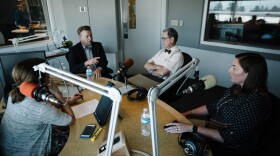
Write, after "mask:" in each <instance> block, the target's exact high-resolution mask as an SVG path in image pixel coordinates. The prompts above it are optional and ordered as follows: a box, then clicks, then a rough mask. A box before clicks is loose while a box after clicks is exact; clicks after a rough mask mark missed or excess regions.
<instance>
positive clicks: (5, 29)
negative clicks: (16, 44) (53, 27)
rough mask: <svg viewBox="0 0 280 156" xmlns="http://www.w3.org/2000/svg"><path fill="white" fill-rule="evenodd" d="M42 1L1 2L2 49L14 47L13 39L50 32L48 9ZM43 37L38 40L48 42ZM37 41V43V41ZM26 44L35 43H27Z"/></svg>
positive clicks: (17, 0) (0, 41)
mask: <svg viewBox="0 0 280 156" xmlns="http://www.w3.org/2000/svg"><path fill="white" fill-rule="evenodd" d="M42 2H44V3H45V1H41V0H13V1H10V0H9V1H1V2H0V47H9V46H11V45H12V39H13V38H21V37H26V36H30V35H38V36H40V35H41V36H42V35H44V34H45V33H46V32H47V31H48V30H50V29H49V28H48V25H49V21H48V16H45V14H44V13H47V9H46V8H47V7H43V5H42ZM48 39H49V38H48V37H42V38H40V39H37V40H48ZM37 40H36V41H37ZM26 42H34V40H33V41H26Z"/></svg>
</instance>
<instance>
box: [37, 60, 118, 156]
mask: <svg viewBox="0 0 280 156" xmlns="http://www.w3.org/2000/svg"><path fill="white" fill-rule="evenodd" d="M33 68H34V71H37V70H38V71H39V72H43V73H48V74H50V75H53V76H55V77H58V78H61V79H63V80H66V81H69V82H71V83H73V84H76V85H79V86H81V87H84V88H87V89H89V90H91V91H94V92H97V93H99V94H101V95H105V96H107V97H109V98H110V99H111V100H112V101H113V106H112V111H111V117H110V125H109V131H108V136H107V138H108V139H107V145H108V146H107V147H108V148H106V156H110V155H111V154H112V148H113V140H114V133H115V129H116V123H117V118H118V112H119V106H120V102H121V100H122V96H121V94H120V92H119V90H118V89H116V88H115V87H108V86H103V85H100V84H98V83H95V82H93V81H89V80H87V79H84V78H82V77H80V76H77V75H74V74H71V73H68V72H65V71H63V70H60V69H57V68H54V67H52V66H49V65H47V64H46V63H41V64H39V65H37V66H34V67H33Z"/></svg>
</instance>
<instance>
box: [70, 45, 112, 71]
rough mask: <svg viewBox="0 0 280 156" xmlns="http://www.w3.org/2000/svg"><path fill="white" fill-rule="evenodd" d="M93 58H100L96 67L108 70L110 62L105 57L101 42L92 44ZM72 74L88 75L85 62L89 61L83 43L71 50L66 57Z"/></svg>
mask: <svg viewBox="0 0 280 156" xmlns="http://www.w3.org/2000/svg"><path fill="white" fill-rule="evenodd" d="M91 45H92V56H93V57H100V59H99V60H98V61H99V63H98V64H97V65H96V67H101V68H102V69H103V70H106V68H107V64H108V60H107V57H106V55H105V52H104V49H103V46H102V44H101V43H100V42H92V44H91ZM66 58H67V60H68V63H69V68H70V72H71V73H73V74H81V73H82V74H84V73H86V66H85V65H84V63H85V61H87V56H86V54H85V50H84V47H83V46H82V43H81V42H79V43H77V44H76V45H74V46H72V47H71V48H69V52H68V53H67V56H66Z"/></svg>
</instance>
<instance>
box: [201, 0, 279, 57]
mask: <svg viewBox="0 0 280 156" xmlns="http://www.w3.org/2000/svg"><path fill="white" fill-rule="evenodd" d="M209 4H210V0H205V1H204V8H203V15H202V26H201V33H200V44H201V45H208V46H216V47H221V48H232V49H238V50H245V51H255V52H261V53H268V54H276V55H280V53H279V51H280V49H270V48H267V47H254V46H253V44H251V45H252V46H251V45H234V44H228V43H222V42H219V41H218V40H217V41H212V40H211V41H209V39H208V40H205V34H206V23H207V15H208V12H209V10H208V6H209Z"/></svg>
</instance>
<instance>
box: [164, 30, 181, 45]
mask: <svg viewBox="0 0 280 156" xmlns="http://www.w3.org/2000/svg"><path fill="white" fill-rule="evenodd" d="M163 32H167V35H168V37H169V38H171V37H173V38H174V42H175V43H176V42H177V40H178V33H177V31H176V30H175V29H174V28H166V29H164V30H163Z"/></svg>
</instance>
